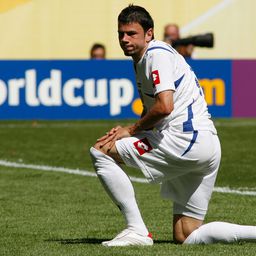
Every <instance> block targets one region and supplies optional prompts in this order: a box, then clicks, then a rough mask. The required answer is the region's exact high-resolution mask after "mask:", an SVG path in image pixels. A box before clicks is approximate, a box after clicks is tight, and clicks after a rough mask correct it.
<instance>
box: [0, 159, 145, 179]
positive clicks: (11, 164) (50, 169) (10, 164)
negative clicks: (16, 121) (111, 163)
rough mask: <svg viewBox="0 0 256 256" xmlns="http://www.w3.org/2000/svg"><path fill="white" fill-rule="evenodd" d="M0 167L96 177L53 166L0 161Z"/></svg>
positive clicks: (89, 173) (80, 171) (88, 173)
mask: <svg viewBox="0 0 256 256" xmlns="http://www.w3.org/2000/svg"><path fill="white" fill-rule="evenodd" d="M0 166H5V167H13V168H20V169H32V170H39V171H47V172H64V173H69V174H76V175H82V176H89V177H97V175H96V173H93V172H90V171H86V170H79V169H68V168H64V167H54V166H47V165H34V164H23V163H17V162H10V161H5V160H0ZM130 178H131V180H132V181H134V182H138V183H148V181H147V180H146V179H143V178H136V177H130Z"/></svg>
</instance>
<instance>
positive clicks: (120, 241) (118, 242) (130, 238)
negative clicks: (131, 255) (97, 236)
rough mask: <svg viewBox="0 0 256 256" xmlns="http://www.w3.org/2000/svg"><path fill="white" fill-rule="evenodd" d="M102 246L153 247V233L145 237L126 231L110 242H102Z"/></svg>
mask: <svg viewBox="0 0 256 256" xmlns="http://www.w3.org/2000/svg"><path fill="white" fill-rule="evenodd" d="M102 245H104V246H107V247H110V246H132V245H133V246H149V245H153V239H152V235H151V233H149V234H148V235H147V236H143V235H140V234H137V233H135V232H134V231H132V230H129V229H125V230H123V231H122V232H121V233H119V234H118V235H117V236H116V237H115V238H113V239H112V240H110V241H105V242H102Z"/></svg>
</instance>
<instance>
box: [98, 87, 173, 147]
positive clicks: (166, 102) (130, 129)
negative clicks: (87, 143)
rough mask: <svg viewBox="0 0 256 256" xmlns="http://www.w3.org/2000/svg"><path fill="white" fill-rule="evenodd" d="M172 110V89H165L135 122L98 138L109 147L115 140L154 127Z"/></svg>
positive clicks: (102, 144)
mask: <svg viewBox="0 0 256 256" xmlns="http://www.w3.org/2000/svg"><path fill="white" fill-rule="evenodd" d="M172 110H173V91H172V90H167V91H163V92H160V93H158V94H157V95H156V96H155V103H154V105H153V106H152V107H151V109H150V110H149V111H148V112H147V113H146V114H145V115H144V116H143V117H142V118H140V119H139V120H138V121H137V122H136V123H135V124H133V125H130V126H126V127H120V126H119V127H116V128H113V129H111V131H110V132H109V133H107V135H105V136H103V137H102V138H100V139H99V140H98V142H100V145H101V146H102V147H103V146H104V145H106V144H107V143H109V146H108V148H109V149H111V148H112V147H113V146H114V144H115V142H116V140H120V139H122V138H125V137H130V136H133V135H135V134H137V133H139V132H141V131H143V130H148V129H151V128H154V127H155V126H156V124H157V123H158V122H159V121H161V120H162V119H163V118H165V117H166V116H168V115H169V114H170V113H171V112H172Z"/></svg>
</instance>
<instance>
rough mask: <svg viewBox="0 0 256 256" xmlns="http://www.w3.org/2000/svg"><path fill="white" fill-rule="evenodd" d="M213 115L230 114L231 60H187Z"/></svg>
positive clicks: (223, 115) (227, 115)
mask: <svg viewBox="0 0 256 256" xmlns="http://www.w3.org/2000/svg"><path fill="white" fill-rule="evenodd" d="M188 63H189V65H190V66H191V68H192V69H193V70H194V71H195V73H196V75H197V77H198V80H199V83H200V85H201V87H202V88H203V90H204V96H205V99H206V102H207V105H208V109H209V112H210V113H211V115H212V116H213V117H231V115H232V104H231V96H232V61H231V60H189V61H188Z"/></svg>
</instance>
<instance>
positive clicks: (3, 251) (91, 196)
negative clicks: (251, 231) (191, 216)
mask: <svg viewBox="0 0 256 256" xmlns="http://www.w3.org/2000/svg"><path fill="white" fill-rule="evenodd" d="M122 122H123V121H122ZM116 123H117V122H110V121H101V122H96V121H95V122H93V121H88V122H83V121H79V122H46V121H39V122H28V121H26V122H22V121H19V122H18V121H17V122H15V121H12V122H11V121H10V122H9V121H8V122H7V121H5V122H3V121H2V122H0V141H1V146H0V159H1V160H9V161H14V162H22V163H26V164H37V165H49V166H60V167H66V168H72V169H76V168H79V169H86V170H90V171H93V168H92V165H91V162H90V157H89V154H88V150H89V148H90V146H91V145H93V143H94V142H95V140H96V138H97V137H99V136H100V135H102V134H104V133H105V131H106V130H108V129H109V128H111V127H112V126H113V125H115V124H116ZM216 124H217V129H218V132H219V136H220V139H221V143H222V155H223V157H222V165H221V168H220V173H219V176H218V179H217V184H216V185H217V186H230V187H232V188H245V187H246V188H249V189H251V190H253V189H254V190H255V188H256V184H255V183H256V173H255V166H256V158H255V145H256V120H255V119H248V120H247V119H232V120H231V119H229V120H227V119H223V120H222V119H219V120H216ZM127 172H128V173H129V174H131V175H133V176H138V177H142V175H141V174H140V173H139V172H138V171H136V170H132V169H127ZM134 187H135V191H136V195H137V199H138V203H139V206H140V208H141V211H142V214H143V217H144V219H145V222H146V224H147V226H148V228H149V230H150V231H151V232H152V233H153V235H154V239H155V245H154V246H153V247H150V248H138V247H133V248H104V247H102V246H101V245H100V243H101V241H103V240H105V239H110V238H112V237H113V236H114V235H116V233H118V232H119V231H120V230H121V228H122V227H124V221H123V219H122V217H121V215H120V212H119V210H118V209H117V208H116V207H115V206H114V204H113V203H112V202H111V201H110V199H109V198H108V197H107V195H106V194H105V192H104V190H103V188H102V187H101V185H100V183H99V181H98V180H97V179H96V178H93V177H83V176H77V175H70V174H64V173H54V172H51V173H49V172H43V171H38V170H27V169H16V168H13V167H12V168H10V167H3V166H0V216H1V218H0V231H1V232H0V255H15V256H16V255H24V256H25V255H26V256H27V255H47V256H50V255H54V256H55V255H56V256H57V255H61V256H62V255H63V256H65V255H92V256H93V255H255V250H256V244H254V243H239V244H232V245H231V244H229V245H221V244H215V245H207V246H202V245H197V246H180V245H175V244H173V242H172V234H171V230H172V221H171V219H172V205H171V203H170V202H169V201H166V200H162V199H161V198H160V196H159V186H158V185H148V184H138V183H134ZM255 205H256V197H254V196H242V195H241V196H240V195H233V194H221V193H214V194H213V197H212V200H211V203H210V207H209V212H208V215H207V218H206V222H209V221H214V220H222V221H229V222H235V223H240V224H250V225H256V218H255Z"/></svg>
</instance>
